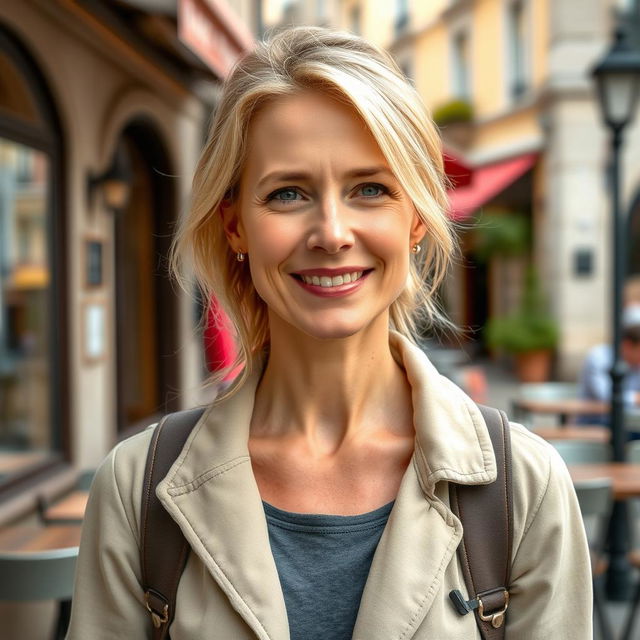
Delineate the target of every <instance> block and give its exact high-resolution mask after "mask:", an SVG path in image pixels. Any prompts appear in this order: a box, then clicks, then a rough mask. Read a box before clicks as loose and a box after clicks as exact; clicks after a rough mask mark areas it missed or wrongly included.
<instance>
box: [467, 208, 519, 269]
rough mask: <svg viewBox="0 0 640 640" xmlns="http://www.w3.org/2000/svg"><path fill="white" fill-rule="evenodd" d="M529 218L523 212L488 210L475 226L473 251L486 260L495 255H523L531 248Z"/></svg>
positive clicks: (483, 260) (482, 259)
mask: <svg viewBox="0 0 640 640" xmlns="http://www.w3.org/2000/svg"><path fill="white" fill-rule="evenodd" d="M529 235H530V231H529V220H528V218H527V216H526V215H525V214H523V213H497V212H495V211H490V210H489V211H486V212H485V213H483V214H482V216H481V217H480V219H479V220H478V223H477V225H476V227H475V228H474V237H473V253H474V255H475V257H476V259H477V260H479V261H481V262H486V261H487V260H489V259H490V258H491V257H492V256H494V255H500V256H521V255H524V254H525V253H526V252H527V250H528V248H529Z"/></svg>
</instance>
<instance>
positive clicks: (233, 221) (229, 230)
mask: <svg viewBox="0 0 640 640" xmlns="http://www.w3.org/2000/svg"><path fill="white" fill-rule="evenodd" d="M219 211H220V216H221V217H222V225H223V227H224V233H225V235H226V236H227V241H228V242H229V245H230V246H231V248H232V249H233V251H234V252H235V253H237V252H239V251H242V252H246V251H247V241H246V240H247V239H246V233H245V231H244V226H243V225H242V219H241V218H240V215H239V207H238V205H237V202H236V201H230V200H223V201H222V202H221V203H220V207H219Z"/></svg>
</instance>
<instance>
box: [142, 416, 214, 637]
mask: <svg viewBox="0 0 640 640" xmlns="http://www.w3.org/2000/svg"><path fill="white" fill-rule="evenodd" d="M203 413H204V409H202V408H198V409H190V410H188V411H179V412H177V413H171V414H169V415H167V416H165V417H164V418H163V419H162V420H161V421H160V424H158V426H157V427H156V428H155V430H154V433H153V437H152V439H151V442H150V443H149V452H148V453H147V464H146V467H145V472H144V484H143V489H142V511H141V518H140V565H141V569H142V586H143V588H144V590H145V593H144V598H145V603H146V605H147V609H148V610H149V613H150V614H151V620H152V623H153V636H152V637H153V640H163V639H164V638H167V637H168V633H169V626H170V625H171V622H172V621H173V617H174V615H175V602H176V594H177V591H178V583H179V582H180V576H181V574H182V571H183V570H184V567H185V564H186V562H187V556H188V555H189V545H188V543H187V541H186V540H185V538H184V536H183V535H182V531H181V530H180V527H179V526H178V525H177V524H176V522H175V521H174V520H173V518H172V517H171V516H170V515H169V513H168V512H167V511H166V510H165V509H164V507H163V506H162V504H161V502H160V500H159V499H158V497H157V496H156V487H157V486H158V484H159V483H160V481H161V480H163V479H164V477H165V476H166V475H167V473H168V472H169V469H170V468H171V465H172V464H173V463H174V462H175V460H176V458H177V457H178V455H179V454H180V452H181V451H182V448H183V447H184V444H185V442H186V441H187V438H188V437H189V434H190V433H191V431H192V430H193V427H195V425H196V423H197V422H198V420H200V418H201V417H202V414H203Z"/></svg>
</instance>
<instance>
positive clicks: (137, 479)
mask: <svg viewBox="0 0 640 640" xmlns="http://www.w3.org/2000/svg"><path fill="white" fill-rule="evenodd" d="M155 426H156V425H155V424H153V425H151V426H149V427H147V428H146V429H145V430H144V431H142V432H140V433H138V434H136V435H134V436H131V437H130V438H127V439H126V440H123V441H122V442H119V443H118V444H117V445H116V446H115V447H113V449H111V451H110V452H109V454H108V455H107V456H106V458H105V459H104V460H103V462H102V463H101V464H100V466H99V467H98V470H97V471H96V475H95V478H94V481H93V484H92V486H91V496H90V503H96V506H98V507H99V508H102V507H106V506H107V504H108V503H111V505H112V508H115V505H117V507H118V508H117V509H116V510H117V511H120V512H121V511H122V510H123V511H124V514H125V515H126V518H127V520H128V521H129V525H130V527H131V529H132V530H133V531H134V533H135V534H136V535H137V533H138V527H139V522H140V505H141V499H142V498H141V496H142V486H143V484H144V471H145V466H146V461H147V451H148V449H149V443H150V442H151V438H152V436H153V431H154V429H155Z"/></svg>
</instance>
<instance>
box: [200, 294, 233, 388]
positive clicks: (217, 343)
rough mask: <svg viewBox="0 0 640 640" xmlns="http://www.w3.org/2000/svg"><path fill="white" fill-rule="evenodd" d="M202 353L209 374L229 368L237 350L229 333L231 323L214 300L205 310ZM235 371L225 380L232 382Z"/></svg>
mask: <svg viewBox="0 0 640 640" xmlns="http://www.w3.org/2000/svg"><path fill="white" fill-rule="evenodd" d="M203 337H204V352H205V358H206V362H207V369H208V370H209V371H211V372H214V371H219V370H220V369H225V368H228V367H230V366H231V365H232V364H233V363H234V361H235V358H236V354H237V349H236V344H235V341H234V339H233V333H232V331H231V322H230V320H229V317H228V316H227V314H226V313H225V311H224V309H223V308H222V307H221V306H220V305H219V304H218V301H217V300H215V299H212V300H211V304H210V305H209V308H208V310H207V321H206V324H205V327H204V336H203ZM236 373H237V372H236V371H231V372H229V373H228V374H227V375H226V376H225V378H224V379H225V380H232V379H233V378H235V376H236Z"/></svg>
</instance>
